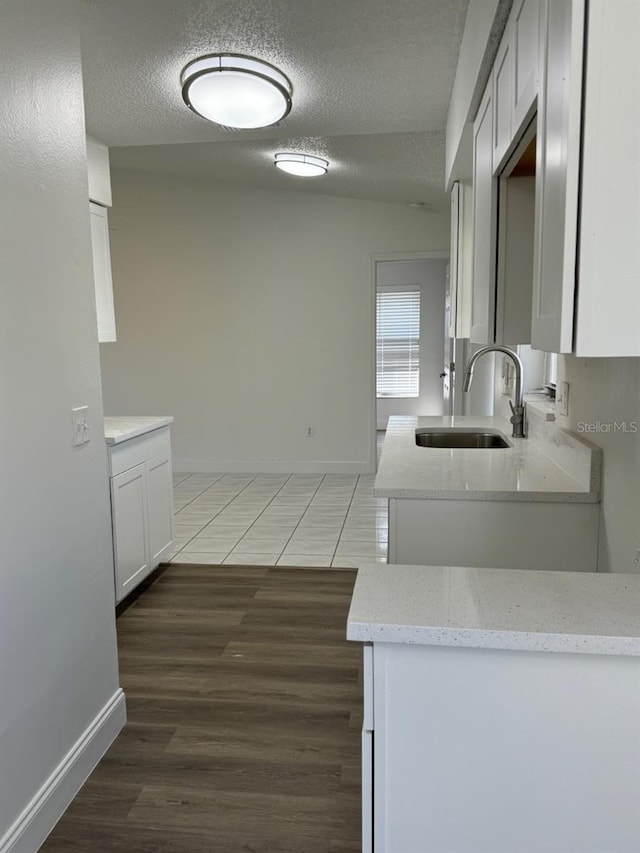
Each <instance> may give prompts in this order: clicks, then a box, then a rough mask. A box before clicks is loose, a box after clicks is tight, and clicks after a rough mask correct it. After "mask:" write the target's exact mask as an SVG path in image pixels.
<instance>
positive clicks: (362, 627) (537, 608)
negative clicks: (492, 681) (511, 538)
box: [347, 563, 640, 656]
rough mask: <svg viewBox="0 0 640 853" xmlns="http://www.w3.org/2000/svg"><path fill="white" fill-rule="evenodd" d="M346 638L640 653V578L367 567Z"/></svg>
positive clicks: (361, 576)
mask: <svg viewBox="0 0 640 853" xmlns="http://www.w3.org/2000/svg"><path fill="white" fill-rule="evenodd" d="M347 639H349V640H358V641H363V642H380V643H410V644H414V645H415V644H418V645H431V646H465V647H468V648H487V649H512V650H518V651H535V652H569V653H579V654H605V655H634V656H638V655H640V575H636V574H595V573H593V572H584V573H582V572H538V571H530V570H522V571H516V570H512V569H472V568H452V567H442V566H396V565H385V564H383V563H375V564H366V565H363V566H362V567H361V568H360V569H359V571H358V577H357V580H356V585H355V589H354V592H353V598H352V601H351V609H350V611H349V618H348V623H347Z"/></svg>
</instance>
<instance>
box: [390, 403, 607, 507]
mask: <svg viewBox="0 0 640 853" xmlns="http://www.w3.org/2000/svg"><path fill="white" fill-rule="evenodd" d="M421 427H463V428H470V427H474V428H485V429H486V428H489V429H497V430H499V431H500V432H502V433H503V434H504V435H505V437H506V438H507V439H508V441H509V442H510V443H511V445H512V446H511V447H508V448H501V449H495V450H494V449H491V450H489V449H459V448H458V449H442V448H432V447H418V446H417V445H416V443H415V431H416V428H421ZM600 477H601V453H600V450H599V449H598V448H597V447H595V446H594V445H591V444H589V442H587V441H584V440H583V439H582V438H580V437H579V436H577V435H574V434H573V433H570V432H568V431H567V430H564V429H562V428H560V427H558V426H557V425H555V424H552V423H547V422H544V421H543V419H541V418H537V417H536V416H535V415H534V414H533V413H532V416H531V418H530V421H529V437H528V438H512V436H511V425H510V424H509V423H508V421H505V420H503V419H502V418H497V417H473V416H460V417H453V418H452V417H404V416H394V417H391V418H389V424H388V427H387V434H386V437H385V441H384V445H383V448H382V455H381V458H380V464H379V466H378V474H377V476H376V480H375V484H374V492H375V494H376V495H377V496H378V497H387V498H409V499H412V498H415V499H439V500H519V501H526V500H528V501H573V502H581V503H596V502H597V501H599V500H600Z"/></svg>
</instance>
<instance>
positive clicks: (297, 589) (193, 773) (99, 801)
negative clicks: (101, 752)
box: [41, 565, 362, 853]
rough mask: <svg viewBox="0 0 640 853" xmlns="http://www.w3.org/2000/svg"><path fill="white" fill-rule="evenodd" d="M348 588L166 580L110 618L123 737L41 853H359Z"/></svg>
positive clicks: (305, 575) (207, 570)
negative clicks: (124, 716) (122, 700)
mask: <svg viewBox="0 0 640 853" xmlns="http://www.w3.org/2000/svg"><path fill="white" fill-rule="evenodd" d="M354 581H355V571H350V570H348V571H338V570H331V569H321V570H316V569H295V568H284V567H282V568H268V567H239V566H219V567H218V566H199V565H172V566H170V567H168V568H167V569H166V570H165V571H164V573H163V574H161V575H160V576H159V577H158V578H157V580H156V581H155V583H154V584H153V585H151V586H150V587H149V588H148V589H146V590H145V591H144V592H143V593H142V595H140V597H139V598H138V599H137V600H136V601H135V602H134V603H133V604H132V605H131V607H129V609H127V610H126V611H125V612H123V613H122V614H121V615H120V617H119V619H118V623H117V627H118V642H119V649H120V680H121V684H122V686H123V687H124V690H125V692H126V696H127V710H128V719H129V722H128V724H127V726H126V728H125V730H124V731H123V732H122V734H121V735H120V736H119V737H118V739H117V741H116V742H115V743H114V744H113V746H112V747H111V749H110V750H109V752H108V753H107V754H106V756H105V757H104V758H103V759H102V761H101V762H100V764H99V765H98V767H97V768H96V770H95V771H94V773H93V774H92V775H91V777H90V778H89V780H88V781H87V782H86V784H85V785H84V787H83V788H82V790H81V791H80V793H79V794H78V796H77V797H76V799H75V800H74V802H73V803H72V804H71V806H70V807H69V809H68V810H67V812H66V814H65V815H64V817H63V818H62V819H61V821H60V822H59V823H58V825H57V827H56V828H55V829H54V831H53V833H52V834H51V836H50V837H49V839H48V840H47V841H46V842H45V844H44V846H43V847H42V848H41V851H42V853H71V851H74V853H80V851H82V853H88V851H114V852H115V853H118V851H120V853H125V851H126V853H205V851H206V853H217V851H224V853H236V851H238V853H240V851H242V853H248V852H249V851H250V853H356V851H358V853H359V851H360V850H361V842H360V729H361V726H362V699H361V695H362V687H361V649H360V647H359V645H358V644H357V643H347V642H346V640H345V639H344V637H345V629H346V618H347V612H348V609H349V602H350V598H351V592H352V589H353V584H354Z"/></svg>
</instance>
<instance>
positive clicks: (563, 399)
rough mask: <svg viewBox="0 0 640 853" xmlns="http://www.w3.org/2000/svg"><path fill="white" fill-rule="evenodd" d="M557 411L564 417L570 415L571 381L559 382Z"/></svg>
mask: <svg viewBox="0 0 640 853" xmlns="http://www.w3.org/2000/svg"><path fill="white" fill-rule="evenodd" d="M556 411H557V413H558V414H559V415H563V416H564V417H568V416H569V383H568V382H558V385H557V387H556Z"/></svg>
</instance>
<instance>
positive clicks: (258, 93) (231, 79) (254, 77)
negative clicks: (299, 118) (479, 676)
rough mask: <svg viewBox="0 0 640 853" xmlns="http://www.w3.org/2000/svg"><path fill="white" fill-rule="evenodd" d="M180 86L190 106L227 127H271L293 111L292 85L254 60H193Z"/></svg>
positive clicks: (218, 56) (227, 56) (215, 57)
mask: <svg viewBox="0 0 640 853" xmlns="http://www.w3.org/2000/svg"><path fill="white" fill-rule="evenodd" d="M180 82H181V83H182V97H183V98H184V100H185V103H186V104H187V106H188V107H190V108H191V109H192V110H193V111H194V112H196V113H198V115H200V116H202V117H203V118H206V119H209V121H213V122H215V123H216V124H221V125H224V126H225V127H238V128H255V127H268V126H269V125H271V124H275V123H276V122H278V121H280V119H282V118H284V117H285V116H286V115H287V114H288V113H289V110H290V109H291V94H292V91H293V87H292V86H291V81H290V80H289V79H288V78H287V77H285V75H284V74H283V73H282V71H279V70H278V69H277V68H276V67H275V66H273V65H269V63H268V62H263V61H262V60H261V59H254V58H253V57H251V56H241V55H240V54H235V53H218V54H213V55H211V56H203V57H201V58H200V59H194V61H193V62H190V63H189V64H188V65H187V66H186V67H185V69H184V71H183V72H182V76H181V78H180Z"/></svg>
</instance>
